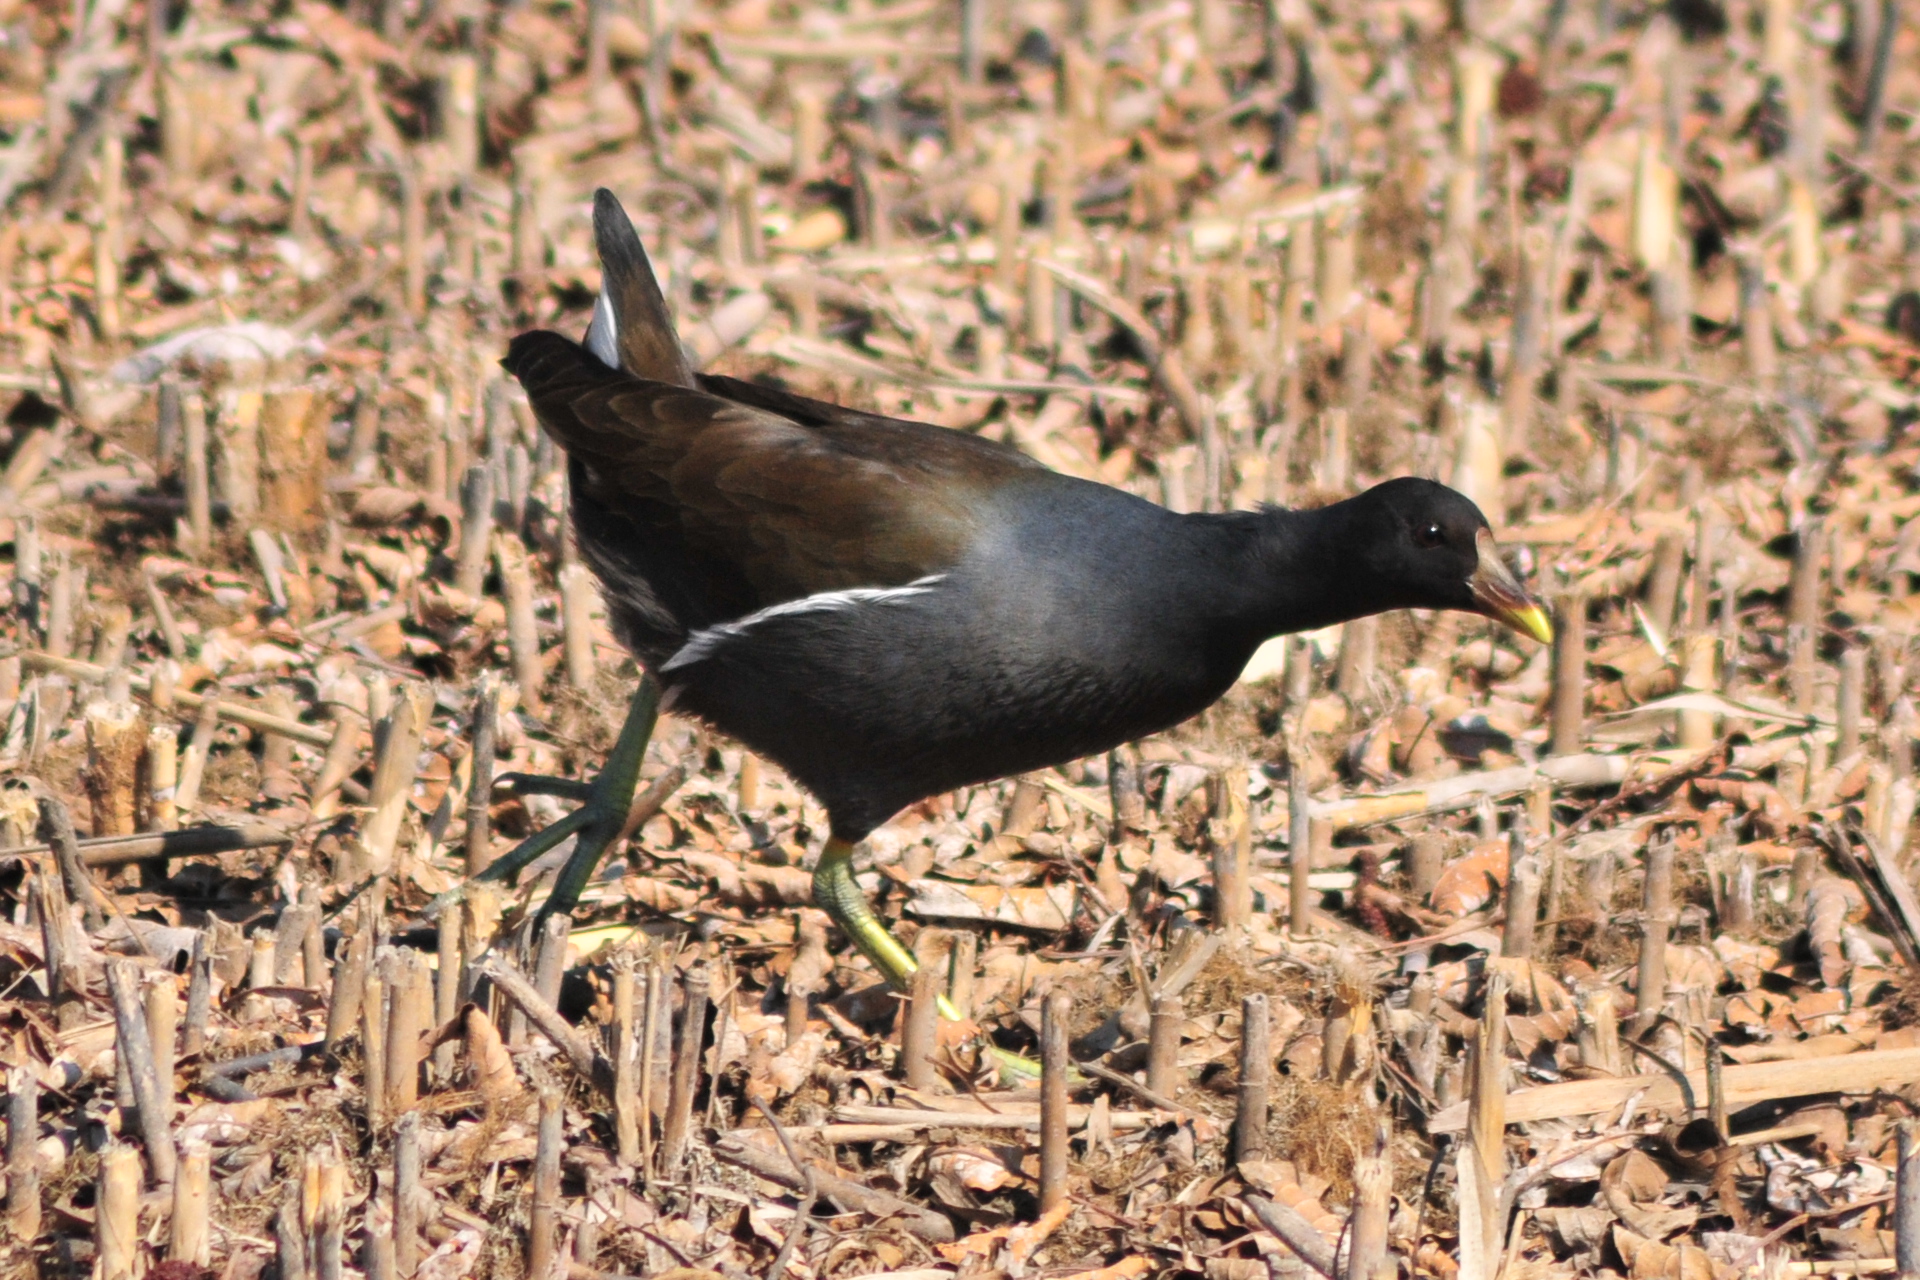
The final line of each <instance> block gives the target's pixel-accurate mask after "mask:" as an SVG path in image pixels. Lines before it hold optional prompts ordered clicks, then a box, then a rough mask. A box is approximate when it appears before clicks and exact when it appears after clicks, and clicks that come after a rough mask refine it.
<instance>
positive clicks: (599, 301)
mask: <svg viewBox="0 0 1920 1280" xmlns="http://www.w3.org/2000/svg"><path fill="white" fill-rule="evenodd" d="M585 345H586V348H587V350H588V351H590V352H592V353H593V355H594V357H595V358H596V359H597V360H599V361H600V363H601V364H603V365H605V366H607V368H609V369H618V368H619V367H620V322H619V320H617V319H615V317H614V314H613V299H611V298H609V297H608V296H607V286H606V285H605V284H604V283H603V284H601V286H600V296H599V297H597V298H595V299H594V300H593V319H592V320H590V321H588V322H587V341H586V344H585Z"/></svg>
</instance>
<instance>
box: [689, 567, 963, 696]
mask: <svg viewBox="0 0 1920 1280" xmlns="http://www.w3.org/2000/svg"><path fill="white" fill-rule="evenodd" d="M946 576H947V575H946V574H944V573H936V574H931V575H929V576H927V577H925V578H916V579H914V580H913V581H912V582H909V583H908V584H907V585H906V586H904V587H851V588H849V589H847V590H844V591H822V592H819V593H817V594H815V595H810V596H802V597H800V598H799V599H798V600H788V601H785V602H784V603H781V604H773V605H768V606H767V607H766V608H764V609H761V610H759V611H757V612H755V613H750V614H748V615H747V616H746V617H744V618H736V619H735V620H734V621H732V622H722V623H720V624H719V625H717V626H712V627H703V628H702V629H701V630H699V631H696V632H694V633H693V634H692V635H690V636H688V637H687V642H686V643H685V644H683V645H681V646H680V650H679V652H677V653H675V654H674V655H673V656H672V657H671V658H668V659H667V661H666V664H665V665H664V666H662V667H661V668H660V670H661V672H662V673H665V672H668V671H675V670H678V669H679V668H681V667H687V666H692V665H693V664H694V663H696V662H699V661H700V660H701V659H703V658H707V657H710V656H712V654H713V652H714V650H716V649H718V648H719V647H720V646H721V645H723V644H725V643H726V642H727V641H729V640H732V639H735V638H736V637H739V636H743V635H745V634H746V633H747V631H748V630H749V629H751V628H753V627H755V626H758V625H759V624H760V623H762V622H765V621H767V620H768V619H770V618H786V617H792V616H793V615H795V614H801V613H832V612H835V611H837V610H843V609H857V608H859V607H860V606H862V605H869V604H891V603H894V602H896V601H900V600H909V599H912V598H913V597H914V596H923V595H925V594H927V592H929V591H931V590H933V588H934V585H935V584H936V583H938V582H940V581H941V580H942V579H944V578H945V577H946Z"/></svg>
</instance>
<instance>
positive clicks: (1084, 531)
mask: <svg viewBox="0 0 1920 1280" xmlns="http://www.w3.org/2000/svg"><path fill="white" fill-rule="evenodd" d="M594 226H595V232H596V235H597V238H598V241H599V250H600V256H601V263H602V268H603V273H604V275H603V279H604V283H603V286H602V292H601V295H600V299H599V303H598V305H597V306H596V308H595V311H594V317H593V320H592V322H591V325H590V326H589V329H588V333H587V335H586V340H585V342H584V343H581V342H575V341H573V340H572V339H570V338H566V337H563V336H561V335H559V334H557V333H550V332H533V333H525V334H522V335H520V336H519V337H516V338H515V339H514V340H513V342H512V345H511V347H510V348H509V351H508V355H507V358H506V360H505V361H504V362H503V363H504V364H505V366H506V367H507V368H508V369H509V370H510V371H511V372H512V373H513V374H514V375H515V376H516V377H517V378H518V379H519V380H520V382H521V385H522V386H524V387H525V388H526V391H527V395H528V397H529V399H530V400H531V401H532V404H533V409H534V412H535V414H536V415H537V416H538V418H539V420H540V422H541V424H542V425H543V426H544V427H545V428H546V430H547V431H548V432H549V433H550V434H551V435H552V436H553V437H554V439H555V440H556V441H557V442H558V443H559V444H560V445H561V446H563V447H564V448H565V449H566V451H567V457H568V466H569V472H568V474H569V480H570V483H571V491H572V505H573V520H574V528H575V531H576V533H577V536H578V542H579V546H580V550H581V553H582V555H583V556H584V557H585V559H586V561H587V562H588V564H589V565H590V566H591V567H592V568H593V570H594V571H595V573H596V574H597V575H598V576H599V579H600V582H601V584H602V586H603V587H604V589H605V593H606V599H607V605H608V609H609V613H610V617H611V620H612V622H613V625H614V627H615V629H616V630H617V632H618V634H619V635H620V637H621V639H622V640H623V642H624V643H625V644H627V646H628V647H629V648H630V649H631V650H632V651H633V653H634V654H635V656H636V657H637V658H638V659H639V660H640V662H641V663H642V665H643V666H644V667H645V668H646V669H647V671H648V672H649V673H651V675H652V676H653V677H654V678H655V679H657V680H658V681H659V682H660V683H661V684H662V685H663V686H664V687H665V690H666V694H665V696H666V698H668V699H669V700H671V702H672V703H673V704H674V705H675V706H677V708H678V709H680V710H683V711H686V712H691V713H692V714H694V715H696V716H698V717H700V718H702V719H704V720H706V721H707V722H708V723H710V724H712V725H713V726H714V727H716V728H718V729H720V730H721V731H723V732H725V733H727V734H730V735H732V736H733V737H735V738H737V739H739V740H740V741H741V742H742V743H744V744H745V745H746V746H747V747H749V748H750V749H752V750H754V751H756V752H758V753H760V754H761V755H763V756H765V757H767V758H768V759H771V760H773V761H774V762H776V763H777V764H779V765H780V766H781V767H782V768H784V769H786V770H787V772H788V773H789V774H790V775H791V776H792V777H794V778H795V779H796V780H797V781H798V782H800V783H801V784H802V785H803V786H805V787H806V788H807V789H809V790H810V791H812V792H813V793H814V795H815V796H817V797H818V798H819V799H820V800H821V802H822V803H823V804H824V805H825V806H826V808H827V811H828V813H829V815H830V816H831V821H832V834H833V837H834V840H833V842H832V845H831V846H830V849H829V855H828V856H829V857H831V858H833V859H834V860H835V861H836V862H844V849H845V847H846V846H847V845H849V844H850V843H851V842H853V841H857V840H859V839H860V838H862V837H864V836H865V835H866V834H867V833H868V832H869V831H871V830H872V829H873V828H874V827H875V826H877V825H879V824H880V823H882V822H884V821H886V820H887V819H888V818H889V817H890V816H891V815H892V814H894V813H895V812H896V811H898V810H899V809H901V808H902V807H904V806H906V805H908V804H911V803H913V802H914V801H916V800H919V799H922V798H924V797H926V796H929V795H934V794H938V793H940V792H944V791H949V790H952V789H953V788H955V787H959V786H962V785H965V784H969V783H977V782H983V781H987V780H990V779H994V778H999V777H1004V776H1006V775H1009V774H1015V773H1020V772H1024V771H1027V770H1032V769H1039V768H1044V767H1046V766H1050V765H1055V764H1059V763H1062V762H1064V761H1068V760H1072V759H1075V758H1078V757H1081V756H1086V755H1090V754H1093V753H1095V752H1100V751H1104V750H1106V749H1108V748H1110V747H1113V746H1115V745H1117V744H1119V743H1122V742H1126V741H1129V740H1132V739H1135V738H1138V737H1141V736H1143V735H1146V734H1150V733H1153V732H1156V731H1158V730H1161V729H1165V728H1167V727H1169V726H1171V725H1174V724H1177V723H1179V722H1180V721H1182V720H1185V719H1186V718H1188V717H1190V716H1192V715H1194V714H1195V713H1196V712H1198V711H1200V710H1201V709H1202V708H1204V707H1206V706H1207V705H1208V704H1209V703H1211V702H1213V701H1214V700H1215V699H1216V698H1218V697H1219V696H1220V695H1221V694H1222V693H1224V692H1225V691H1226V690H1227V688H1228V687H1229V686H1230V685H1232V684H1233V682H1234V680H1235V679H1236V678H1237V677H1238V676H1239V674H1240V672H1241V670H1242V669H1243V668H1244V666H1245V665H1246V662H1247V660H1248V658H1249V657H1250V656H1251V655H1252V654H1253V651H1254V649H1255V648H1256V647H1258V646H1259V644H1260V643H1261V642H1262V641H1264V640H1266V639H1268V638H1269V637H1271V636H1275V635H1278V634H1281V633H1284V632H1291V631H1299V630H1305V629H1310V628H1317V627H1323V626H1326V625H1328V624H1331V623H1336V622H1342V621H1346V620H1349V619H1353V618H1358V617H1362V616H1365V615H1368V614H1373V613H1379V612H1381V611H1383V610H1389V609H1403V608H1422V609H1459V610H1466V611H1469V612H1474V613H1480V614H1485V615H1487V616H1489V617H1493V618H1497V619H1499V620H1501V621H1502V622H1505V623H1507V624H1508V625H1509V626H1512V627H1514V628H1516V629H1518V630H1520V631H1522V632H1524V633H1526V634H1528V635H1531V636H1533V637H1535V638H1536V639H1540V640H1545V639H1547V638H1548V636H1549V629H1548V625H1547V621H1546V616H1545V614H1544V613H1543V612H1542V611H1541V609H1540V607H1539V606H1538V605H1537V604H1536V603H1534V601H1533V600H1532V599H1530V598H1529V597H1528V595H1527V593H1526V592H1525V591H1524V590H1522V588H1521V587H1520V585H1519V583H1518V582H1517V581H1515V579H1514V577H1513V575H1512V574H1511V573H1510V572H1509V571H1508V570H1507V567H1506V566H1505V564H1504V563H1503V562H1502V561H1501V558H1500V556H1499V554H1498V551H1497V549H1496V548H1495V546H1494V541H1493V537H1492V534H1491V532H1490V531H1489V529H1488V526H1487V521H1486V518H1485V517H1484V516H1483V515H1482V514H1481V513H1480V511H1479V510H1478V508H1476V507H1475V506H1474V504H1473V503H1472V502H1470V501H1468V500H1467V499H1466V498H1465V497H1463V496H1461V495H1460V494H1458V493H1456V492H1454V491H1453V490H1451V489H1448V488H1446V487H1445V486H1443V485H1440V484H1436V483H1433V482H1432V481H1428V480H1419V479H1400V480H1392V481H1389V482H1387V483H1385V484H1382V485H1379V486H1377V487H1375V488H1373V489H1370V490H1368V491H1367V492H1365V493H1362V494H1360V495H1359V496H1357V497H1354V498H1350V499H1347V500H1346V501H1344V502H1337V503H1334V504H1332V505H1330V506H1326V507H1321V508H1318V509H1315V510H1307V511H1289V510H1281V509H1278V508H1267V509H1265V510H1261V511H1257V512H1239V513H1234V514H1227V515H1182V514H1176V513H1175V512H1172V511H1168V510H1166V509H1165V508H1163V507H1160V506H1156V505H1155V504H1153V503H1150V502H1147V501H1145V500H1143V499H1141V498H1138V497H1135V496H1134V495H1132V494H1130V493H1126V492H1124V491H1122V490H1119V489H1115V488H1111V487H1109V486H1107V485H1103V484H1096V483H1093V482H1090V481H1086V480H1080V479H1076V478H1073V477H1070V476H1065V475H1061V474H1058V473H1056V472H1053V471H1050V470H1048V469H1046V468H1045V467H1042V466H1041V465H1039V464H1038V463H1036V462H1035V461H1033V460H1032V459H1031V458H1029V457H1027V456H1026V455H1024V454H1022V453H1020V452H1019V451H1018V450H1016V449H1014V448H1011V447H1009V446H1007V445H1003V444H997V443H994V442H992V441H989V440H985V439H982V438H980V437H978V436H975V435H971V434H968V433H966V432H963V431H953V430H948V429H945V428H941V427H935V426H930V425H927V424H924V423H918V422H909V421H904V420H900V419H895V418H886V417H881V416H877V415H874V414H868V413H861V412H857V411H855V410H851V409H845V408H841V407H839V406H837V405H832V404H827V403H824V402H821V401H818V400H811V399H807V398H804V397H801V396H797V395H793V394H791V393H788V392H785V391H781V390H776V389H773V388H769V387H766V386H761V385H757V384H752V383H747V382H742V381H738V380H735V379H732V378H726V377H716V376H707V375H701V374H697V373H695V372H694V371H693V369H692V367H691V366H690V364H689V362H688V360H687V358H686V356H685V354H684V352H683V350H682V347H681V345H680V342H679V340H678V338H677V337H676V335H675V333H674V329H673V326H672V321H671V318H670V316H669V315H668V312H667V308H666V304H665V302H664V300H663V299H662V297H661V294H660V290H659V286H658V284H657V283H656V282H655V280H654V276H653V272H652V269H651V267H650V266H649V264H648V261H647V257H646V253H645V251H644V250H643V249H642V248H641V246H640V241H639V238H638V236H636V235H635V233H634V230H633V226H632V224H631V223H630V222H629V221H628V219H627V216H626V214H625V212H624V211H623V210H622V209H621V207H620V204H619V202H618V201H617V200H615V199H614V197H613V196H612V195H610V194H609V193H607V192H605V191H602V192H600V193H599V194H598V195H597V197H596V199H595V205H594ZM828 896H830V895H823V905H824V904H826V898H827V897H828ZM832 905H833V906H834V908H835V910H836V914H840V912H841V910H843V909H844V910H846V911H853V910H854V909H853V908H852V906H851V904H849V903H846V902H843V901H842V902H836V903H834V904H832ZM860 910H864V901H862V903H861V904H860ZM855 914H857V912H856V913H855ZM863 945H866V944H865V943H863ZM876 958H878V957H876ZM891 963H896V961H895V960H889V961H888V962H887V963H883V964H882V968H883V969H885V968H888V967H889V964H891ZM889 976H892V977H895V978H898V976H899V975H898V974H896V973H890V974H889Z"/></svg>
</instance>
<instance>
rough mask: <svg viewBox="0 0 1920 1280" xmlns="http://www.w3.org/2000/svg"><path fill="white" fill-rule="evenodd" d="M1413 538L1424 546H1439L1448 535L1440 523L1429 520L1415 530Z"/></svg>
mask: <svg viewBox="0 0 1920 1280" xmlns="http://www.w3.org/2000/svg"><path fill="white" fill-rule="evenodd" d="M1413 540H1414V541H1415V542H1417V543H1419V544H1420V545H1421V546H1423V547H1438V546H1441V545H1443V544H1444V543H1445V542H1446V540H1447V535H1446V533H1445V532H1443V531H1442V530H1441V528H1440V526H1439V525H1437V524H1434V523H1433V522H1432V521H1428V522H1427V523H1426V524H1424V525H1421V526H1420V527H1419V528H1417V529H1415V530H1414V531H1413Z"/></svg>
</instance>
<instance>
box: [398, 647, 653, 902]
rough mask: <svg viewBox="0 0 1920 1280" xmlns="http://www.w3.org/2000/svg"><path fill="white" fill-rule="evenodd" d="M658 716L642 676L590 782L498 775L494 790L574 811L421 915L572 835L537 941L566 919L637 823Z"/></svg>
mask: <svg viewBox="0 0 1920 1280" xmlns="http://www.w3.org/2000/svg"><path fill="white" fill-rule="evenodd" d="M659 715H660V685H659V684H658V682H656V681H655V680H654V678H653V677H652V676H650V675H646V674H642V675H641V677H640V687H639V688H638V689H636V690H634V693H633V703H632V705H631V706H630V707H629V708H628V710H627V719H626V723H625V724H623V725H621V726H620V737H619V738H618V740H616V741H615V742H614V744H613V750H612V751H611V752H609V753H608V755H607V760H606V763H605V764H604V765H602V766H601V768H600V772H599V774H598V775H596V776H595V777H594V779H593V781H592V782H576V781H574V780H572V779H570V778H548V777H540V776H536V775H532V774H524V773H503V774H501V775H500V776H499V777H498V778H496V779H494V786H495V787H501V786H506V787H508V788H510V789H511V790H512V791H513V792H514V793H515V794H518V795H547V796H558V797H560V798H561V799H564V800H578V801H579V802H580V807H579V808H578V809H575V810H574V811H573V812H572V813H570V814H568V815H567V816H566V817H564V818H561V819H560V820H559V821H558V822H555V823H552V824H551V825H549V826H546V827H543V828H542V829H540V830H539V831H536V832H534V833H533V834H532V835H530V836H528V837H527V838H526V839H525V840H522V841H521V842H520V843H519V844H517V845H515V846H514V847H513V849H512V850H510V851H509V852H507V853H505V854H502V855H501V856H500V857H499V858H496V859H495V860H494V861H493V862H492V863H491V864H489V865H488V867H487V869H486V870H485V871H482V872H480V874H478V875H476V876H472V877H470V878H469V879H467V880H465V881H463V882H462V883H460V884H457V885H455V886H454V887H453V888H451V889H449V890H447V891H446V892H445V893H443V894H440V895H439V896H437V897H436V898H434V900H433V901H432V902H431V903H429V904H428V905H427V914H428V915H430V916H431V915H437V914H439V913H440V912H441V911H444V910H445V909H446V908H448V907H450V906H453V905H454V904H455V903H458V902H459V901H461V900H462V899H463V898H465V897H466V895H467V890H468V889H469V887H471V886H472V885H476V884H489V883H491V884H498V883H503V882H506V881H508V880H511V879H512V878H513V877H514V876H516V875H518V874H519V873H520V872H521V871H523V870H525V869H526V867H527V866H529V865H530V864H531V863H532V862H533V861H534V860H535V859H537V858H539V857H540V856H541V855H542V854H545V853H547V852H549V851H551V850H552V849H555V848H557V847H558V846H559V845H560V843H561V842H562V841H564V840H565V839H566V838H567V837H568V836H575V837H577V838H576V839H575V841H574V846H573V853H572V854H571V855H569V856H568V858H567V862H566V865H565V866H563V867H562V868H561V869H560V875H559V877H558V878H557V879H556V880H555V881H554V884H553V892H551V893H550V894H548V895H547V900H546V902H545V903H544V904H543V905H542V906H541V908H540V914H539V915H538V917H536V919H535V920H534V929H535V930H536V936H537V931H538V929H539V928H540V926H541V924H542V923H543V922H544V921H545V920H546V918H547V917H548V916H550V915H553V914H555V913H560V914H563V915H564V914H571V913H572V911H573V908H574V906H575V905H576V904H578V903H579V901H580V894H581V892H582V891H583V890H585V888H586V887H587V881H588V880H589V879H591V878H592V876H593V871H594V868H595V867H597V866H599V865H600V859H601V858H602V857H604V856H605V855H606V852H607V850H609V849H611V848H612V847H613V846H614V845H616V844H618V843H619V842H620V841H621V840H623V839H625V838H626V837H627V836H628V835H630V834H631V833H632V831H633V828H634V827H635V826H636V825H638V823H637V822H636V821H635V819H636V817H637V816H638V815H636V813H635V806H634V797H635V794H636V792H638V790H639V782H640V762H641V761H642V760H643V759H644V758H645V757H646V754H647V743H648V741H649V740H650V739H651V738H652V737H653V726H654V722H655V721H656V720H657V719H658V718H659Z"/></svg>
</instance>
